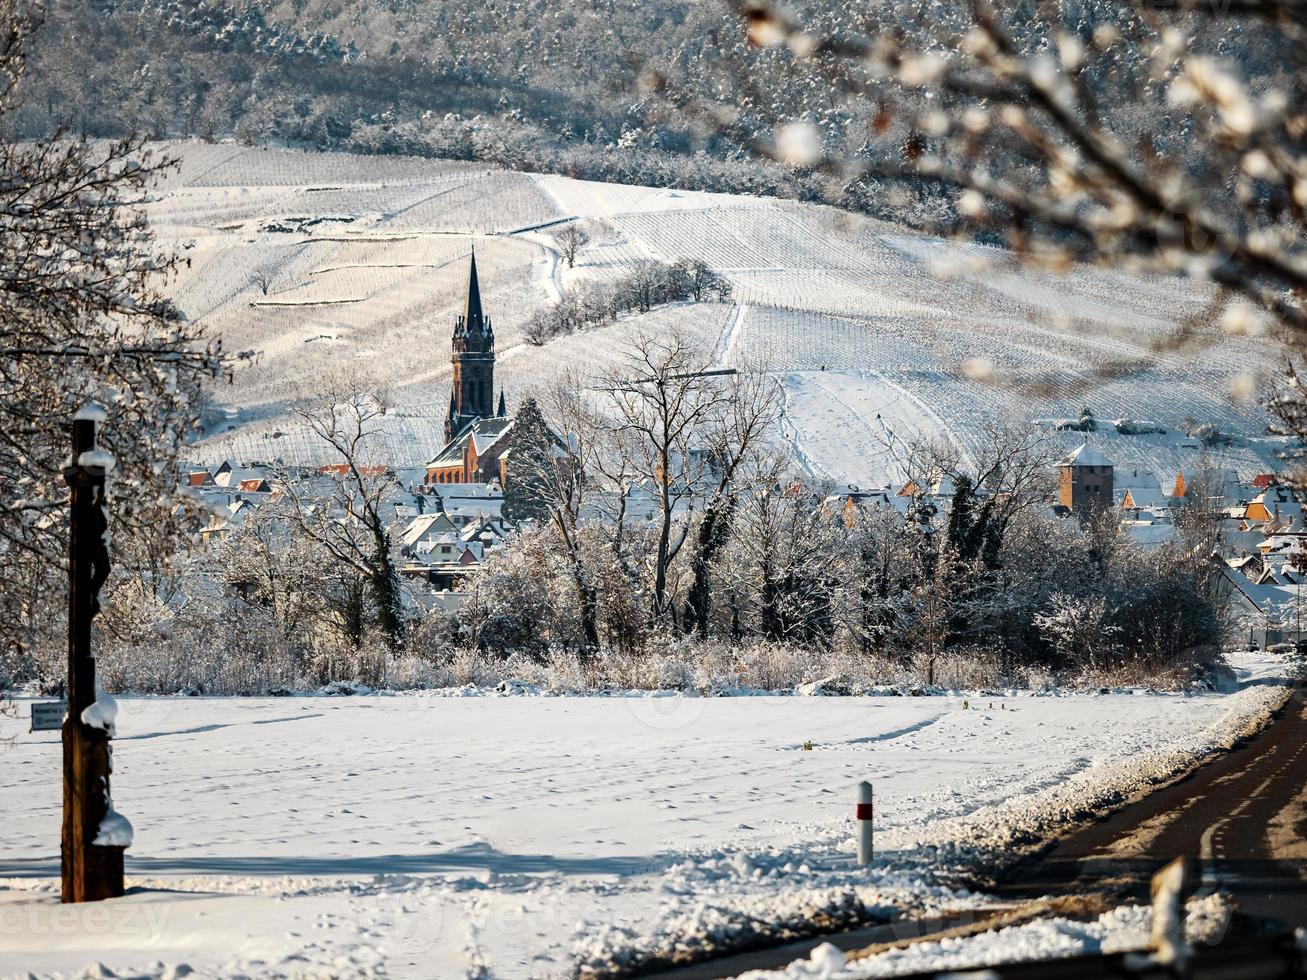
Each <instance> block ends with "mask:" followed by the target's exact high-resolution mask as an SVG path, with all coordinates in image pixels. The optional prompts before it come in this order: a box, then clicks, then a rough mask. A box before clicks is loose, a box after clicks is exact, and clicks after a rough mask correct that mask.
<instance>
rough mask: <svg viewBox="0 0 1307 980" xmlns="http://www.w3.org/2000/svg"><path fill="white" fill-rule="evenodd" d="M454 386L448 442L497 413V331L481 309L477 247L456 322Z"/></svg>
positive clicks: (447, 425)
mask: <svg viewBox="0 0 1307 980" xmlns="http://www.w3.org/2000/svg"><path fill="white" fill-rule="evenodd" d="M450 360H451V361H453V364H454V384H453V390H452V391H451V392H450V394H449V417H448V418H447V419H445V441H446V442H449V441H450V440H451V439H453V438H454V437H455V436H456V435H458V434H459V433H460V432H462V431H463V429H464V428H466V427H467V426H468V425H470V424H471V423H472V422H475V421H476V420H477V419H484V418H490V417H491V416H493V415H494V414H495V332H494V330H493V329H491V326H490V318H489V317H488V316H486V315H485V312H484V311H483V310H482V309H481V283H480V282H479V281H478V280H477V256H476V250H475V249H473V251H472V269H471V272H470V274H469V276H468V281H467V302H466V304H465V306H464V308H463V315H462V316H460V317H459V318H458V320H457V321H455V323H454V343H453V356H452V357H451V358H450Z"/></svg>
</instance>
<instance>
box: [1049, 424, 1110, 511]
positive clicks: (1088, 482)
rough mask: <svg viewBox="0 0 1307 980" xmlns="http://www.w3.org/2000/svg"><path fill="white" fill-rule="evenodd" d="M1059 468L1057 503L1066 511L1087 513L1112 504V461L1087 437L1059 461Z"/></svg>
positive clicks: (1105, 508)
mask: <svg viewBox="0 0 1307 980" xmlns="http://www.w3.org/2000/svg"><path fill="white" fill-rule="evenodd" d="M1058 470H1059V480H1058V503H1059V504H1061V505H1062V506H1063V507H1065V508H1066V509H1067V510H1069V511H1071V512H1072V513H1074V514H1077V515H1081V516H1086V515H1090V514H1093V513H1095V512H1101V511H1104V510H1107V509H1108V508H1109V507H1111V506H1112V500H1113V486H1112V482H1113V481H1112V472H1113V468H1112V461H1111V460H1110V459H1108V458H1107V457H1106V456H1104V455H1103V454H1102V453H1100V452H1099V451H1098V450H1097V449H1095V448H1094V447H1093V446H1091V445H1090V444H1089V440H1088V439H1087V438H1086V439H1085V441H1084V442H1083V443H1081V444H1080V445H1079V446H1078V447H1077V448H1076V449H1075V451H1074V452H1072V453H1070V454H1069V455H1068V456H1067V457H1066V458H1065V459H1063V460H1062V462H1061V464H1060V466H1059V467H1058Z"/></svg>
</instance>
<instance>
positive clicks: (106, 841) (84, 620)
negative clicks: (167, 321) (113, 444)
mask: <svg viewBox="0 0 1307 980" xmlns="http://www.w3.org/2000/svg"><path fill="white" fill-rule="evenodd" d="M103 421H104V411H103V410H102V409H101V408H100V407H99V406H96V405H88V406H86V407H84V408H82V409H81V411H79V412H78V413H77V414H76V415H75V416H74V418H73V454H72V459H71V460H70V461H69V464H68V465H67V466H66V467H64V471H63V476H64V481H65V482H66V483H67V484H68V486H69V487H70V488H71V490H72V493H71V502H70V506H71V513H70V519H69V534H68V714H67V717H66V718H65V720H64V727H63V744H64V822H63V841H62V846H61V849H60V855H61V865H62V876H63V900H64V901H65V902H98V901H100V900H101V899H105V898H117V897H119V896H121V895H122V894H123V851H124V850H125V849H126V845H127V844H128V843H130V840H131V824H129V823H128V822H127V820H126V819H125V818H124V817H122V816H121V815H119V814H117V813H115V812H114V810H113V802H112V800H111V799H110V796H109V773H110V772H111V771H112V768H113V767H112V764H111V756H110V753H111V750H110V748H109V739H110V738H112V737H113V719H114V714H115V712H116V707H115V705H114V703H113V699H112V698H109V697H108V696H107V695H103V694H101V693H100V692H99V689H98V686H97V684H96V680H95V658H94V656H93V655H92V653H91V620H92V619H94V618H95V615H96V613H98V612H99V611H100V599H99V592H100V587H101V586H102V585H103V584H104V581H105V579H106V578H108V576H109V528H108V523H109V512H108V509H107V508H106V506H105V496H104V493H105V491H104V483H105V474H106V473H107V472H108V470H109V469H111V468H112V467H113V457H112V456H111V455H110V454H109V453H106V452H104V451H102V450H100V449H99V448H97V446H96V425H97V423H99V422H103Z"/></svg>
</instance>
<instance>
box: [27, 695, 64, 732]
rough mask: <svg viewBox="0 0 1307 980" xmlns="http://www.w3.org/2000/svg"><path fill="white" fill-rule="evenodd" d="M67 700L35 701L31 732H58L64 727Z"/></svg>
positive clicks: (33, 703)
mask: <svg viewBox="0 0 1307 980" xmlns="http://www.w3.org/2000/svg"><path fill="white" fill-rule="evenodd" d="M67 713H68V702H67V701H33V702H32V727H31V728H29V729H28V731H29V732H57V731H59V729H61V728H63V727H64V715H66V714H67Z"/></svg>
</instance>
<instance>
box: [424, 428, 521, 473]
mask: <svg viewBox="0 0 1307 980" xmlns="http://www.w3.org/2000/svg"><path fill="white" fill-rule="evenodd" d="M512 424H513V420H512V419H507V418H498V417H496V418H488V419H476V420H475V421H474V422H472V423H471V424H469V425H467V426H465V427H464V428H463V430H462V431H461V432H459V433H458V435H456V436H454V438H453V439H451V440H450V441H449V443H448V444H446V446H445V447H444V448H443V449H441V450H440V452H438V453H436V455H435V456H434V457H433V458H432V460H431V462H429V463H427V466H456V465H459V464H461V463H462V462H463V452H464V450H466V449H467V445H468V443H469V442H472V444H473V445H474V446H476V451H477V455H478V456H484V455H485V454H486V452H487V451H488V450H489V449H490V448H491V447H492V446H494V445H495V443H497V442H498V441H499V440H500V439H502V438H503V437H504V433H506V432H507V431H508V429H509V427H510V426H512Z"/></svg>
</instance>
